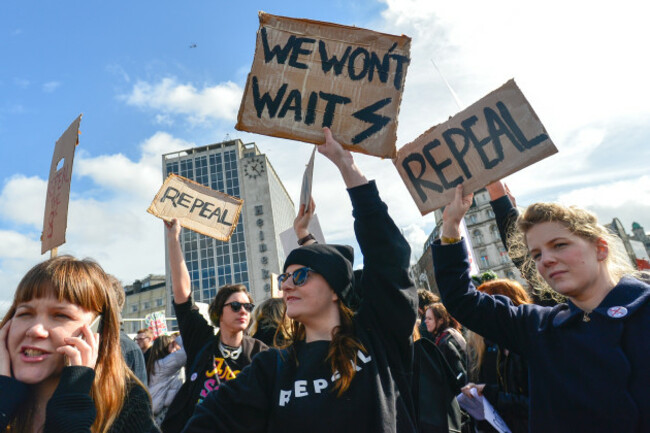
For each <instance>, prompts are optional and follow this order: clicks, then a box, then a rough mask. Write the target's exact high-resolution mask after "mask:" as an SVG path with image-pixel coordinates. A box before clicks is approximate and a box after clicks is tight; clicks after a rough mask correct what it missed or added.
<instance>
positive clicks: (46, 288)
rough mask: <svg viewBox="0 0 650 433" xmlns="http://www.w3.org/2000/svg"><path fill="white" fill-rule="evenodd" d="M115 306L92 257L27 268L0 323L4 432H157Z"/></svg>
mask: <svg viewBox="0 0 650 433" xmlns="http://www.w3.org/2000/svg"><path fill="white" fill-rule="evenodd" d="M117 313H118V311H117V302H116V301H115V293H114V290H113V288H112V287H111V283H110V281H109V279H108V276H107V275H106V274H105V273H104V271H103V270H102V268H101V267H100V266H99V265H98V264H97V263H95V262H93V261H91V260H87V259H86V260H78V259H75V258H74V257H71V256H59V257H55V258H52V259H49V260H46V261H44V262H42V263H39V264H37V265H36V266H34V267H33V268H32V269H31V270H30V271H28V272H27V274H25V276H24V277H23V279H22V280H21V281H20V283H19V284H18V288H17V289H16V293H15V295H14V300H13V303H12V305H11V307H10V308H9V311H7V314H6V315H5V317H4V319H3V320H2V323H0V431H9V432H20V433H22V432H40V431H43V432H75V433H84V432H92V433H106V432H110V433H131V432H132V433H149V432H150V431H157V429H156V427H155V424H154V422H153V418H152V416H151V401H150V398H149V395H148V394H147V391H146V389H145V387H144V385H143V384H142V383H141V382H140V381H139V380H138V379H137V377H136V376H135V375H134V374H133V372H132V371H131V370H130V369H129V368H128V367H127V366H126V364H125V362H124V358H123V357H122V354H121V353H120V351H119V350H118V348H119V347H120V346H119V338H120V328H119V318H118V314H117ZM94 325H97V326H98V332H97V333H94V331H93V330H92V329H91V326H92V327H93V328H94Z"/></svg>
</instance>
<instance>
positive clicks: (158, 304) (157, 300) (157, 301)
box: [156, 298, 163, 307]
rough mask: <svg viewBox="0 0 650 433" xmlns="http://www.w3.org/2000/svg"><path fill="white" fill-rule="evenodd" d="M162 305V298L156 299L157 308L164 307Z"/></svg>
mask: <svg viewBox="0 0 650 433" xmlns="http://www.w3.org/2000/svg"><path fill="white" fill-rule="evenodd" d="M162 305H163V300H162V298H159V299H156V307H162Z"/></svg>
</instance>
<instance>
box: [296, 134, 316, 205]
mask: <svg viewBox="0 0 650 433" xmlns="http://www.w3.org/2000/svg"><path fill="white" fill-rule="evenodd" d="M314 156H316V146H314V150H313V151H312V152H311V158H309V162H308V163H307V168H306V169H305V174H303V175H302V189H301V190H300V203H299V204H298V208H300V205H303V204H304V205H305V209H307V208H309V203H310V201H311V186H312V184H313V182H312V181H313V179H314Z"/></svg>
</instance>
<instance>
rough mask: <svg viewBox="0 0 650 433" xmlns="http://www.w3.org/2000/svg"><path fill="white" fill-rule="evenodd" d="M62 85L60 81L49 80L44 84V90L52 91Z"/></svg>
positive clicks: (46, 91)
mask: <svg viewBox="0 0 650 433" xmlns="http://www.w3.org/2000/svg"><path fill="white" fill-rule="evenodd" d="M60 86H61V83H60V82H59V81H48V82H47V83H45V84H43V92H45V93H52V92H54V91H55V90H56V89H58V88H59V87H60Z"/></svg>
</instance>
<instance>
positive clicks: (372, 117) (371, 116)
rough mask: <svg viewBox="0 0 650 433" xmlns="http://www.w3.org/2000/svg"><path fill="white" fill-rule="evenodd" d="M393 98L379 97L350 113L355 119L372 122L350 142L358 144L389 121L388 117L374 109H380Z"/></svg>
mask: <svg viewBox="0 0 650 433" xmlns="http://www.w3.org/2000/svg"><path fill="white" fill-rule="evenodd" d="M392 100H393V98H385V99H380V100H379V101H377V102H375V103H374V104H372V105H369V106H367V107H365V108H362V109H361V110H359V111H357V112H355V113H353V114H352V116H354V117H356V118H357V119H359V120H361V121H363V122H366V123H370V124H372V125H371V126H370V128H368V129H366V130H364V131H362V132H360V133H358V134H357V135H355V136H354V137H353V138H352V144H359V143H361V142H362V141H363V140H365V139H366V138H368V137H370V136H371V135H372V134H374V133H376V132H379V131H380V130H381V128H383V127H384V126H386V125H387V124H388V122H390V117H386V116H382V115H380V114H376V113H375V112H376V111H379V110H381V109H382V108H384V107H385V106H386V105H388V104H390V102H391V101H392Z"/></svg>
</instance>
